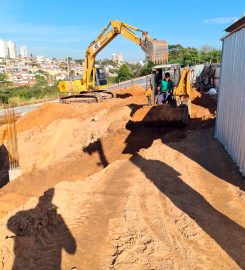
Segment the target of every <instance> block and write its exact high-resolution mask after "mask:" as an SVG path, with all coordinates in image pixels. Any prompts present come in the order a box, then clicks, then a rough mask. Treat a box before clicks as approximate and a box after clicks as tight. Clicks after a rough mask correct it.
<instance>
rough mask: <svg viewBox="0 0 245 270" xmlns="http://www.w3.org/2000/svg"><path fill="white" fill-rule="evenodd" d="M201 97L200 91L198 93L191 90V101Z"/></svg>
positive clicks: (193, 89)
mask: <svg viewBox="0 0 245 270" xmlns="http://www.w3.org/2000/svg"><path fill="white" fill-rule="evenodd" d="M201 96H202V94H201V93H200V92H199V91H197V90H196V89H195V88H191V95H190V98H191V101H193V100H194V99H196V98H198V97H201Z"/></svg>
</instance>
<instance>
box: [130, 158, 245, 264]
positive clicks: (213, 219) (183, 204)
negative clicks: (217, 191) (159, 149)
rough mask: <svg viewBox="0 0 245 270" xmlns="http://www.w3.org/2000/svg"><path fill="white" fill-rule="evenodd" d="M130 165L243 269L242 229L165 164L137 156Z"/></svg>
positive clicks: (243, 235)
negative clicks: (136, 168)
mask: <svg viewBox="0 0 245 270" xmlns="http://www.w3.org/2000/svg"><path fill="white" fill-rule="evenodd" d="M131 161H132V162H133V163H134V164H135V165H136V166H137V167H138V168H140V170H141V171H142V172H143V173H144V174H145V176H146V177H147V178H148V179H149V180H150V181H152V182H153V183H154V185H155V186H156V187H157V188H158V189H159V190H160V191H161V192H162V193H163V194H164V195H165V196H167V197H168V198H169V199H170V200H171V201H172V202H173V203H174V204H175V205H176V206H177V207H178V208H179V209H180V210H182V211H183V212H184V213H186V214H187V215H188V216H190V217H191V218H192V219H193V220H195V222H196V223H197V224H198V225H199V226H200V227H201V228H202V229H203V230H204V231H205V232H206V233H207V234H208V235H209V236H210V237H211V238H212V239H214V240H215V241H216V243H217V244H219V245H220V247H221V248H222V249H223V250H224V251H225V252H226V253H227V254H228V255H229V256H231V258H233V260H234V261H235V262H236V263H237V264H238V265H239V266H240V267H241V269H244V267H245V261H244V260H243V256H244V254H242V252H243V251H242V245H245V229H244V228H243V227H242V226H240V225H238V224H237V223H235V222H234V221H232V220H231V219H229V218H228V217H226V216H225V215H224V214H222V213H220V212H219V211H217V210H216V209H215V208H214V207H212V205H211V204H209V203H208V202H207V201H206V200H205V199H204V198H203V196H202V195H201V194H199V193H198V192H197V191H195V190H194V189H192V188H191V187H190V186H188V185H187V184H186V183H185V182H183V181H182V180H181V177H180V176H181V175H180V174H179V173H178V172H177V171H175V170H174V169H173V168H171V167H169V166H168V165H166V164H165V163H163V162H160V161H158V160H150V159H145V158H143V157H142V156H140V155H137V154H136V155H134V156H132V157H131Z"/></svg>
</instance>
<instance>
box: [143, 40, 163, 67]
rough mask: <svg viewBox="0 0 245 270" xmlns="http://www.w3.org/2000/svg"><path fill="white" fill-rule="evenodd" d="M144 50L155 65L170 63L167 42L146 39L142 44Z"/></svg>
mask: <svg viewBox="0 0 245 270" xmlns="http://www.w3.org/2000/svg"><path fill="white" fill-rule="evenodd" d="M141 48H142V50H143V51H144V52H145V53H146V54H147V55H148V57H149V59H150V60H151V61H152V62H153V63H155V64H165V63H167V62H168V44H167V42H166V41H165V40H156V39H146V40H145V41H144V42H142V44H141Z"/></svg>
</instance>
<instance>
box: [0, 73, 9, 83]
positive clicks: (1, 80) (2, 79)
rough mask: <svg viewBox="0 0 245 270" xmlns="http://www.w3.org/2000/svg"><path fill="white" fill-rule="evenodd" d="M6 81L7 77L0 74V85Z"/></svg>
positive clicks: (4, 74)
mask: <svg viewBox="0 0 245 270" xmlns="http://www.w3.org/2000/svg"><path fill="white" fill-rule="evenodd" d="M7 79H8V75H7V74H6V73H1V74H0V83H5V82H6V81H7Z"/></svg>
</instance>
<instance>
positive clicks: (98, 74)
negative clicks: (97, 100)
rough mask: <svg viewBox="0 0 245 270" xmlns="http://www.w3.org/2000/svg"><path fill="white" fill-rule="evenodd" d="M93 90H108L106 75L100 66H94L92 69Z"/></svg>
mask: <svg viewBox="0 0 245 270" xmlns="http://www.w3.org/2000/svg"><path fill="white" fill-rule="evenodd" d="M94 74H95V77H94V80H93V82H94V90H104V89H107V88H108V82H107V78H106V73H105V70H104V68H103V67H102V66H101V65H95V68H94Z"/></svg>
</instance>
